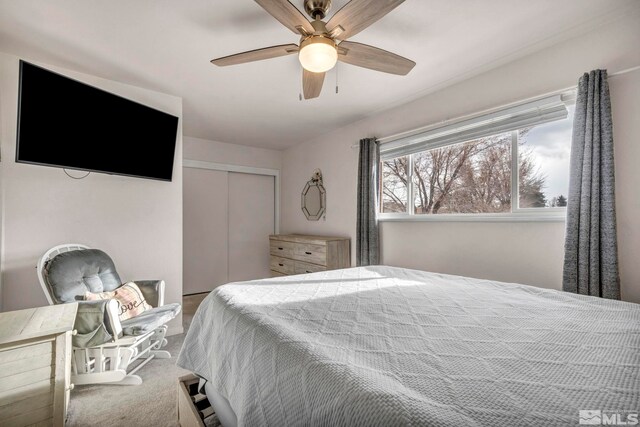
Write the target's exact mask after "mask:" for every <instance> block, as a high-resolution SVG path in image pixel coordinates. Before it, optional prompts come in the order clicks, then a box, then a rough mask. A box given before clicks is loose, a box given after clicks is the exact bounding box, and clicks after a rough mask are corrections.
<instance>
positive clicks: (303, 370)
mask: <svg viewBox="0 0 640 427" xmlns="http://www.w3.org/2000/svg"><path fill="white" fill-rule="evenodd" d="M178 365H180V366H182V367H183V368H185V369H188V370H190V371H192V372H195V373H196V374H198V375H199V376H201V377H203V378H205V379H207V380H208V381H211V382H212V383H213V385H214V386H215V387H216V388H217V389H218V390H219V391H220V393H221V394H222V395H223V396H225V397H227V399H228V400H229V403H230V404H231V407H232V408H233V410H234V411H235V412H236V415H237V417H238V424H239V425H246V426H267V425H269V426H396V425H407V426H409V425H412V426H418V425H419V426H552V425H574V424H578V411H579V410H597V409H601V410H610V411H620V412H622V411H638V410H640V305H636V304H632V303H625V302H620V301H610V300H604V299H599V298H593V297H584V296H577V295H573V294H568V293H563V292H559V291H553V290H546V289H540V288H535V287H530V286H524V285H516V284H507V283H499V282H493V281H485V280H477V279H470V278H465V277H456V276H448V275H442V274H434V273H427V272H422V271H415V270H406V269H400V268H392V267H383V266H380V267H361V268H353V269H346V270H337V271H329V272H322V273H314V274H307V275H302V276H289V277H279V278H273V279H266V280H257V281H250V282H242V283H233V284H228V285H225V286H222V287H219V288H217V289H216V290H214V291H213V292H212V293H211V294H210V295H209V296H208V297H207V298H206V299H205V300H204V302H203V303H202V304H201V306H200V308H199V309H198V312H197V313H196V315H195V318H194V320H193V323H192V324H191V327H190V329H189V331H188V333H187V336H186V339H185V343H184V347H183V349H182V351H181V353H180V356H179V360H178Z"/></svg>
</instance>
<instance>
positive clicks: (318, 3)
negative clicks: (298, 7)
mask: <svg viewBox="0 0 640 427" xmlns="http://www.w3.org/2000/svg"><path fill="white" fill-rule="evenodd" d="M330 8H331V0H304V10H305V12H307V14H308V15H309V16H310V17H311V18H312V19H324V17H325V16H327V12H328V11H329V9H330Z"/></svg>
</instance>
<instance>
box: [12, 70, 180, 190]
mask: <svg viewBox="0 0 640 427" xmlns="http://www.w3.org/2000/svg"><path fill="white" fill-rule="evenodd" d="M177 129H178V118H177V117H175V116H172V115H170V114H167V113H164V112H162V111H158V110H156V109H153V108H150V107H147V106H145V105H142V104H139V103H137V102H134V101H131V100H128V99H125V98H122V97H121V96H118V95H114V94H112V93H109V92H105V91H104V90H101V89H98V88H95V87H92V86H89V85H87V84H84V83H80V82H78V81H76V80H73V79H70V78H68V77H64V76H62V75H60V74H57V73H54V72H51V71H48V70H45V69H44V68H41V67H38V66H35V65H33V64H30V63H28V62H24V61H20V92H19V97H18V137H17V147H16V162H20V163H31V164H38V165H45V166H54V167H60V168H68V169H79V170H86V171H92V172H104V173H108V174H117V175H127V176H134V177H143V178H151V179H159V180H165V181H171V175H172V171H173V158H174V155H175V145H176V133H177Z"/></svg>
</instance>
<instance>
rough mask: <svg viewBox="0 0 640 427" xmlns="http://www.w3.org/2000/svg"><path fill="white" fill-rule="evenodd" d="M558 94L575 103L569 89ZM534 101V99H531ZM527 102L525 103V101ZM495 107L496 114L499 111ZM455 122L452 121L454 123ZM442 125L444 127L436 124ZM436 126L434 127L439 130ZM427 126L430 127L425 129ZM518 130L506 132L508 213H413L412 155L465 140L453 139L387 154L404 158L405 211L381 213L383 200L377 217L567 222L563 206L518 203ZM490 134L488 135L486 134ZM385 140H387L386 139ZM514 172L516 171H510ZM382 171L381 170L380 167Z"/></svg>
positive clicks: (391, 219) (480, 119) (480, 118)
mask: <svg viewBox="0 0 640 427" xmlns="http://www.w3.org/2000/svg"><path fill="white" fill-rule="evenodd" d="M558 95H560V97H561V99H562V102H563V103H564V104H565V105H567V106H568V105H571V104H573V103H575V92H574V91H569V92H565V93H562V94H558ZM533 102H536V101H533ZM527 104H528V103H527ZM521 105H526V104H524V103H523V104H520V105H516V106H515V107H511V108H512V109H517V108H519V107H520V106H521ZM499 112H500V110H498V112H497V113H499ZM497 113H496V112H495V111H494V112H492V113H490V114H482V115H478V116H475V117H473V118H471V119H468V120H467V119H465V120H464V121H459V123H465V124H466V123H468V122H473V121H477V122H483V121H485V120H486V118H487V117H491V116H494V115H496V114H497ZM455 124H456V123H454V125H455ZM450 126H452V125H447V126H446V127H450ZM439 128H444V127H439ZM439 128H436V130H437V129H439ZM427 129H429V128H427ZM518 131H519V129H515V130H511V131H509V132H510V133H511V171H512V174H511V212H504V213H459V214H416V213H414V206H413V204H414V202H413V200H414V198H413V192H414V182H413V156H414V155H416V154H419V153H423V152H425V151H430V150H434V149H438V148H444V147H450V146H452V145H457V144H462V143H464V142H467V141H465V140H460V141H455V142H451V143H448V144H446V145H442V144H438V143H436V144H429V143H426V144H425V143H422V144H420V151H418V152H414V153H410V154H399V155H398V156H394V157H388V158H397V157H404V156H406V157H407V168H408V171H407V183H408V185H407V203H406V207H407V210H406V212H402V213H400V212H394V213H384V212H380V210H381V207H382V200H380V201H379V203H378V207H377V211H378V220H379V221H388V222H404V221H418V222H441V221H445V222H564V221H566V213H567V208H566V207H555V208H551V207H550V208H546V207H545V208H521V207H520V206H519V205H520V189H519V185H520V183H519V179H518V178H519V176H518V171H519V167H518V166H519V165H518V158H519V156H518ZM500 133H506V132H504V131H503V132H500V131H498V132H496V133H495V134H493V135H498V134H500ZM487 136H489V135H487ZM409 138H411V137H403V138H402V139H403V140H406V139H409ZM399 140H400V139H396V140H391V141H389V143H396V142H397V141H399ZM385 143H386V142H385ZM383 145H384V144H383ZM383 161H384V155H383V157H382V160H381V163H382V162H383ZM513 171H515V173H513ZM380 173H382V170H380ZM380 184H381V188H380V195H379V196H380V198H382V179H381V181H380Z"/></svg>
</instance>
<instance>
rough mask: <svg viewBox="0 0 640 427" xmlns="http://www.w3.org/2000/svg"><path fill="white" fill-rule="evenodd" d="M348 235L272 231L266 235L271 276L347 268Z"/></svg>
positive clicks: (348, 262) (349, 258)
mask: <svg viewBox="0 0 640 427" xmlns="http://www.w3.org/2000/svg"><path fill="white" fill-rule="evenodd" d="M350 242H351V240H350V239H349V238H348V237H325V236H305V235H302V234H275V235H271V236H269V246H270V249H271V250H270V252H271V263H270V265H271V276H272V277H276V276H288V275H291V274H305V273H315V272H316V271H325V270H335V269H338V268H348V267H351V253H350V251H349V245H350Z"/></svg>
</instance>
